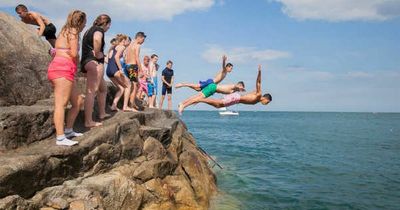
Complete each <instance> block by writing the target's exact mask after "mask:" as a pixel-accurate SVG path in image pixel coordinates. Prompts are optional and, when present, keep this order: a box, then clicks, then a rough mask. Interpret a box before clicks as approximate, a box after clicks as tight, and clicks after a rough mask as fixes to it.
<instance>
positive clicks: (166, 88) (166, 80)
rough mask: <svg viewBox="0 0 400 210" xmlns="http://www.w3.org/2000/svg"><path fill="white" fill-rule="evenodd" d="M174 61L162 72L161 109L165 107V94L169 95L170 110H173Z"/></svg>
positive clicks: (168, 63)
mask: <svg viewBox="0 0 400 210" xmlns="http://www.w3.org/2000/svg"><path fill="white" fill-rule="evenodd" d="M172 64H173V63H172V61H168V62H167V67H165V69H164V70H163V71H162V74H161V80H162V83H163V85H162V91H161V99H160V109H162V107H163V103H164V98H165V94H167V93H168V110H171V109H172V84H173V83H174V70H172Z"/></svg>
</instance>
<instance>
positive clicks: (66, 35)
mask: <svg viewBox="0 0 400 210" xmlns="http://www.w3.org/2000/svg"><path fill="white" fill-rule="evenodd" d="M85 24H86V14H85V13H84V12H82V11H79V10H74V11H72V12H71V13H69V15H68V18H67V22H66V23H65V25H64V26H63V28H62V29H61V33H60V34H59V35H58V38H57V40H56V42H55V57H54V58H53V60H52V61H51V63H50V64H49V67H48V70H47V77H48V79H49V80H50V82H51V84H52V86H53V88H54V125H55V128H56V135H57V137H56V138H57V141H56V144H57V145H65V146H72V145H75V144H77V143H78V142H77V141H72V140H70V138H72V137H77V136H82V135H83V134H81V133H76V132H74V131H73V125H74V122H75V119H76V116H77V115H78V113H79V108H80V106H81V104H82V100H83V99H82V98H81V96H80V94H79V92H78V89H77V87H76V83H75V81H74V78H75V74H76V71H77V63H78V62H79V35H80V33H81V32H82V30H83V28H84V27H85ZM68 101H70V102H71V105H72V107H71V109H70V110H69V112H68V115H67V122H66V127H65V130H64V116H65V107H66V106H67V104H68Z"/></svg>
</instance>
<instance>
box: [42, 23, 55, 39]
mask: <svg viewBox="0 0 400 210" xmlns="http://www.w3.org/2000/svg"><path fill="white" fill-rule="evenodd" d="M56 32H57V29H56V27H55V26H54V25H53V23H49V24H47V25H46V26H45V27H44V31H43V36H44V37H45V38H46V40H49V39H57V37H56Z"/></svg>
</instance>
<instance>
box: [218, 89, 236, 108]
mask: <svg viewBox="0 0 400 210" xmlns="http://www.w3.org/2000/svg"><path fill="white" fill-rule="evenodd" d="M222 102H223V103H224V105H225V107H228V106H232V105H234V104H238V103H239V102H240V94H239V93H236V92H235V93H231V94H229V95H224V98H223V99H222Z"/></svg>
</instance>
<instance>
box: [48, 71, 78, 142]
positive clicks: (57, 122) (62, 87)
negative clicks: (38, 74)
mask: <svg viewBox="0 0 400 210" xmlns="http://www.w3.org/2000/svg"><path fill="white" fill-rule="evenodd" d="M51 82H52V84H53V87H54V126H55V128H56V134H57V136H61V135H64V117H65V107H66V106H67V103H68V100H69V98H70V96H71V92H72V86H73V82H71V81H69V80H67V79H65V78H58V79H54V80H52V81H51ZM70 113H71V112H70ZM71 127H72V126H71Z"/></svg>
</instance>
